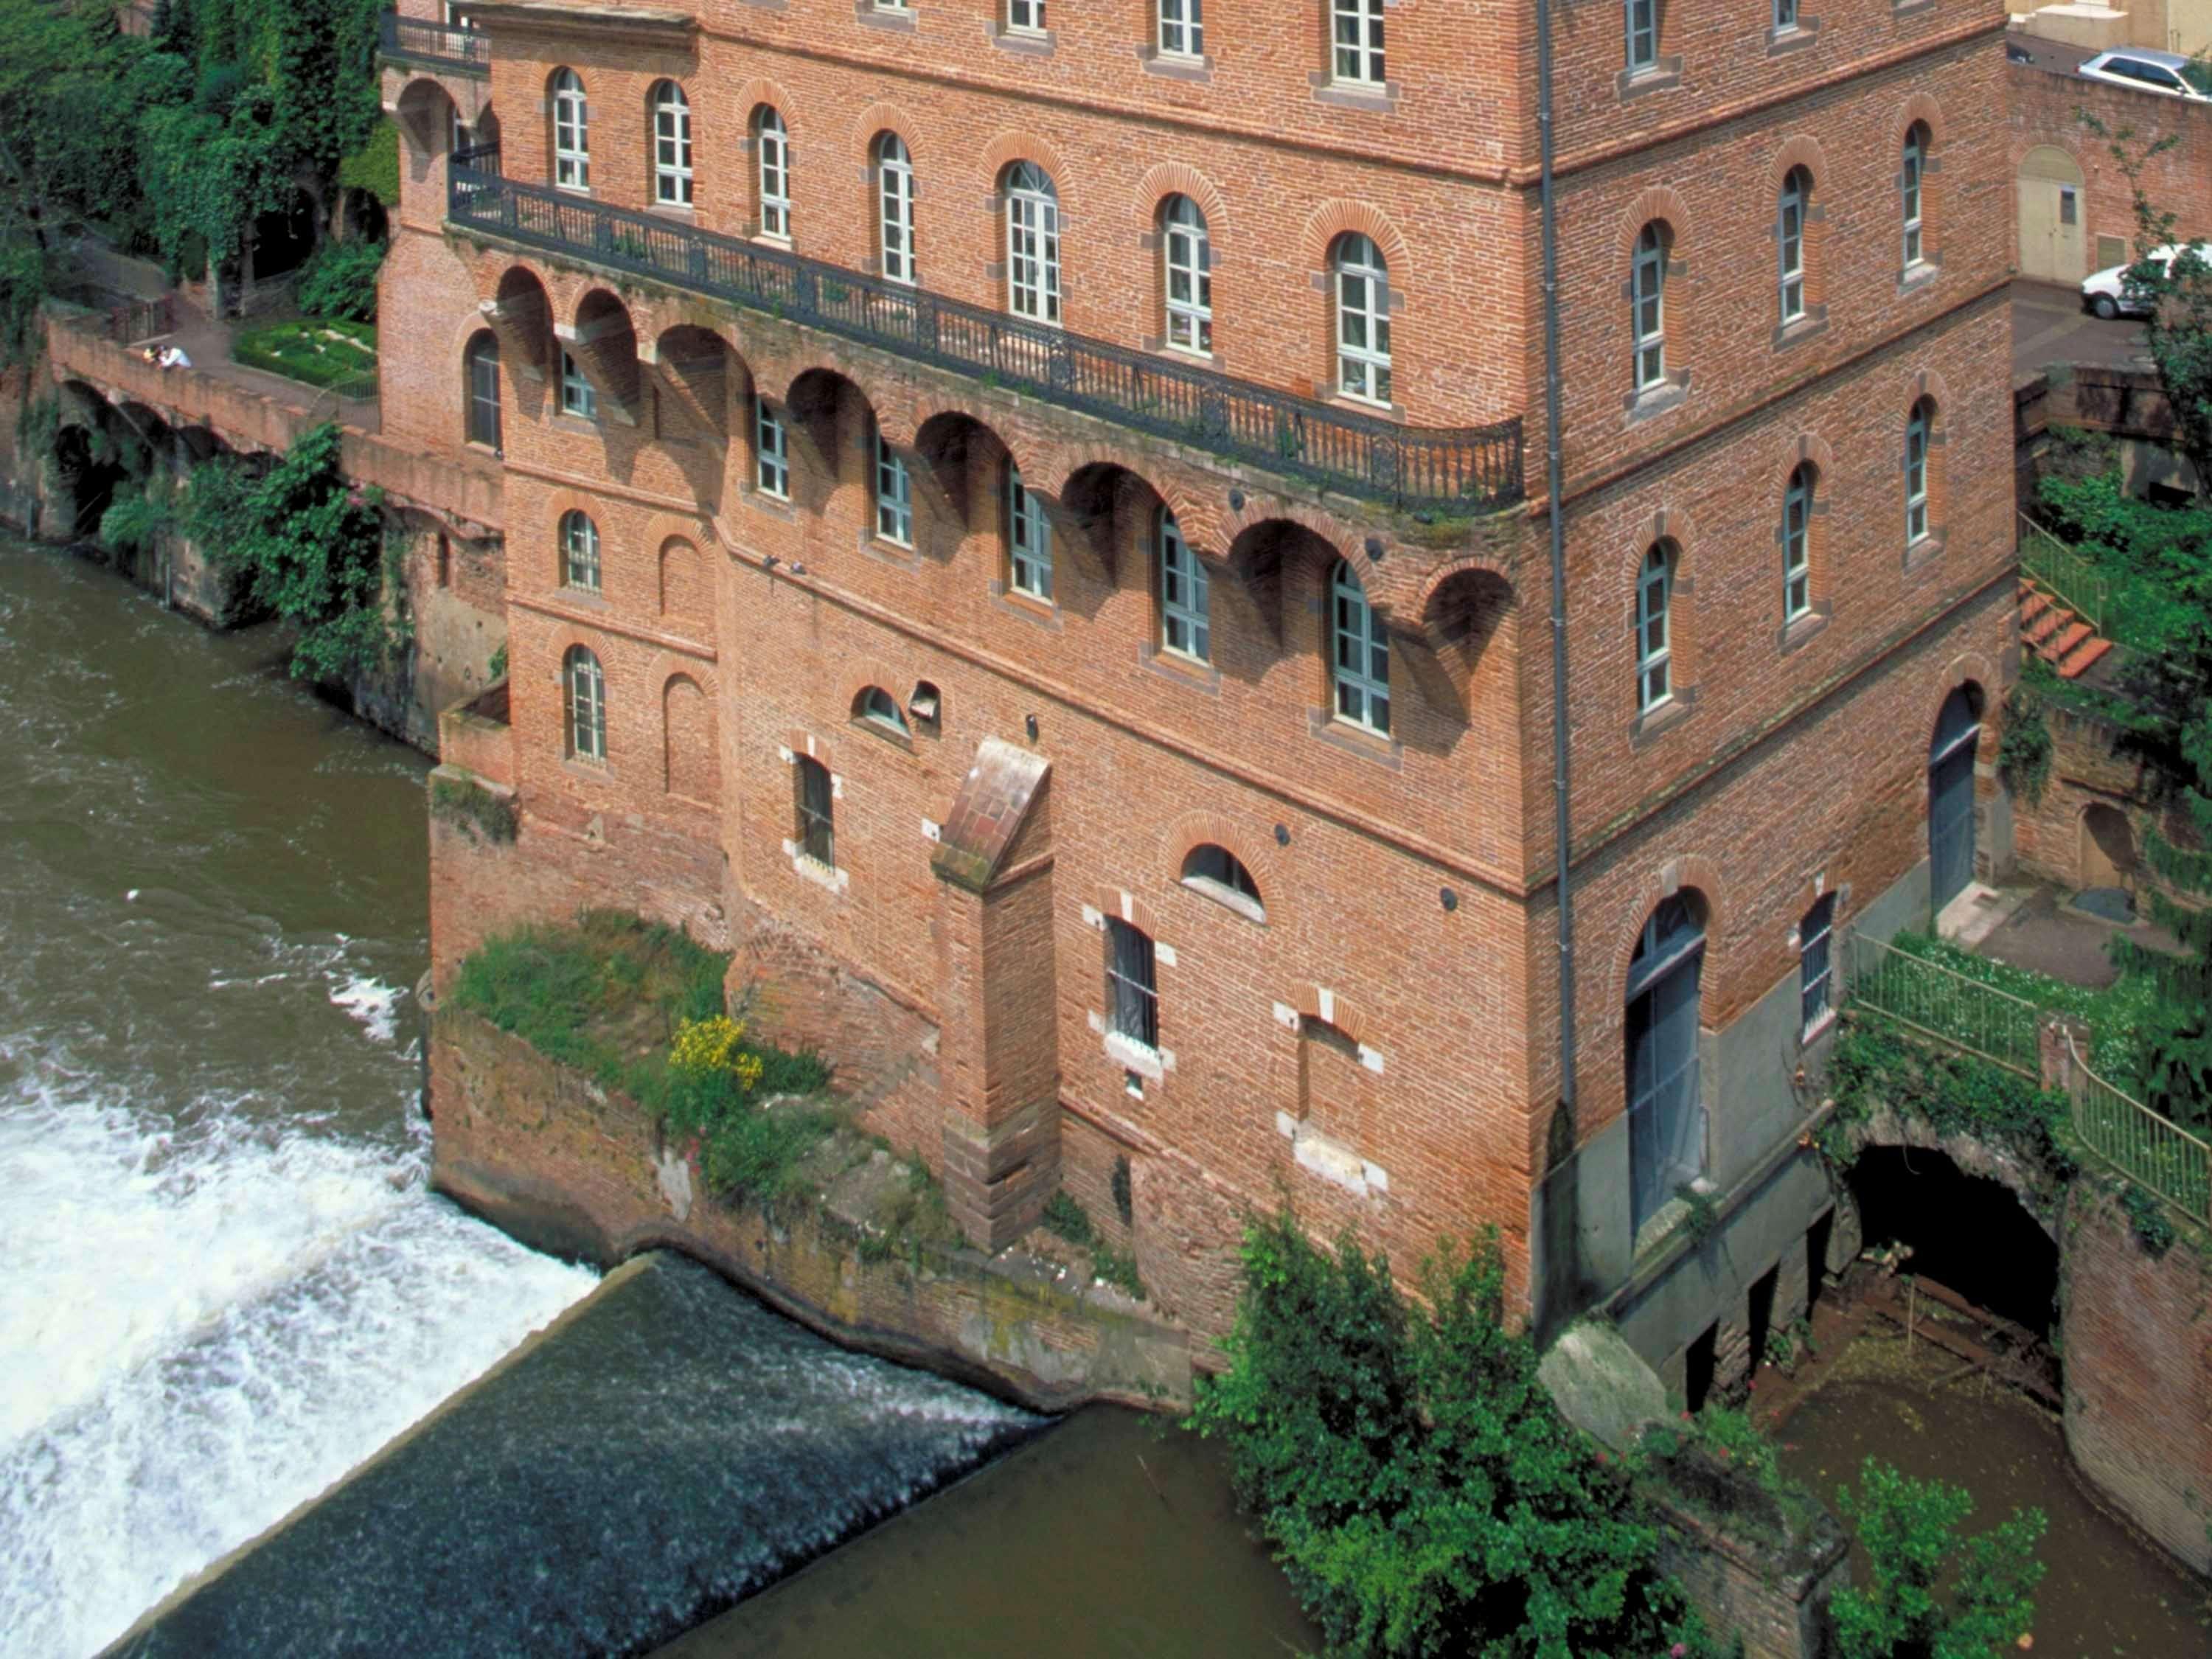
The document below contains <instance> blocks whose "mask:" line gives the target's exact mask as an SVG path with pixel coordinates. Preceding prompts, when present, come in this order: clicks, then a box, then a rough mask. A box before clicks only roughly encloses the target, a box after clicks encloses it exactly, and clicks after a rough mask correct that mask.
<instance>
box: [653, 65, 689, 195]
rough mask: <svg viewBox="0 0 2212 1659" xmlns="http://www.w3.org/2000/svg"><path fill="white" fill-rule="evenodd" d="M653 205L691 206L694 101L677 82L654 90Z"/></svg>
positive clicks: (668, 82)
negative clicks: (692, 113) (692, 111)
mask: <svg viewBox="0 0 2212 1659" xmlns="http://www.w3.org/2000/svg"><path fill="white" fill-rule="evenodd" d="M690 205H691V100H690V99H689V98H686V97H685V96H684V88H682V87H680V86H678V84H677V83H676V82H673V81H663V82H660V83H659V86H657V87H656V88H654V89H653V206H655V207H672V208H688V207H690Z"/></svg>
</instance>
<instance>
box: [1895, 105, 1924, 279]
mask: <svg viewBox="0 0 2212 1659" xmlns="http://www.w3.org/2000/svg"><path fill="white" fill-rule="evenodd" d="M1927 173H1928V147H1927V145H1926V144H1925V143H1923V141H1922V139H1921V136H1920V128H1919V126H1918V125H1914V127H1913V129H1912V130H1911V131H1910V132H1908V133H1906V134H1905V167H1904V171H1903V172H1902V173H1900V174H1899V179H1898V196H1899V207H1900V208H1901V209H1902V210H1903V213H1904V218H1905V269H1906V270H1911V269H1912V268H1913V267H1914V266H1915V265H1917V264H1924V263H1925V258H1924V248H1925V241H1926V237H1925V232H1926V228H1927V225H1926V221H1925V220H1924V219H1923V217H1922V195H1923V191H1925V189H1926V187H1927Z"/></svg>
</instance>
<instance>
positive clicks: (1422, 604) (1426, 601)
mask: <svg viewBox="0 0 2212 1659" xmlns="http://www.w3.org/2000/svg"><path fill="white" fill-rule="evenodd" d="M1474 574H1482V575H1490V576H1495V577H1497V578H1498V580H1500V581H1502V582H1504V584H1505V586H1506V588H1507V589H1508V591H1513V592H1517V590H1516V589H1515V587H1514V581H1513V573H1512V571H1511V570H1510V568H1507V564H1506V562H1505V561H1504V559H1502V558H1500V557H1499V556H1498V555H1497V553H1496V552H1494V551H1492V550H1489V549H1487V548H1486V549H1484V550H1482V551H1480V552H1476V553H1462V555H1460V556H1459V557H1457V558H1455V559H1449V560H1447V561H1446V562H1444V563H1443V564H1441V565H1439V566H1437V568H1436V569H1434V570H1433V571H1431V572H1430V574H1429V575H1428V576H1427V578H1426V579H1425V580H1423V582H1422V583H1421V586H1420V591H1419V594H1418V596H1417V601H1416V607H1415V608H1416V611H1417V612H1418V614H1419V615H1420V616H1422V617H1426V616H1427V615H1428V614H1429V611H1430V608H1431V606H1432V605H1435V603H1436V601H1437V597H1438V596H1439V595H1441V594H1442V593H1443V591H1444V589H1445V587H1447V586H1449V585H1450V584H1451V583H1452V582H1455V581H1456V580H1459V579H1460V578H1461V577H1462V576H1468V575H1474Z"/></svg>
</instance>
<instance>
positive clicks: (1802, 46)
mask: <svg viewBox="0 0 2212 1659" xmlns="http://www.w3.org/2000/svg"><path fill="white" fill-rule="evenodd" d="M1819 40H1820V19H1819V18H1817V17H1801V18H1799V19H1798V20H1797V21H1796V23H1795V24H1794V25H1792V26H1791V27H1789V28H1786V29H1777V28H1770V29H1768V30H1767V31H1766V55H1767V56H1768V57H1769V58H1786V57H1788V56H1789V55H1790V53H1791V52H1804V51H1806V50H1808V48H1810V47H1811V46H1814V44H1815V43H1817V42H1818V41H1819Z"/></svg>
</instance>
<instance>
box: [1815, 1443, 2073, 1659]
mask: <svg viewBox="0 0 2212 1659" xmlns="http://www.w3.org/2000/svg"><path fill="white" fill-rule="evenodd" d="M1836 1501H1837V1504H1838V1506H1839V1507H1840V1508H1841V1509H1842V1510H1843V1512H1844V1518H1845V1519H1846V1520H1847V1521H1849V1522H1850V1523H1851V1525H1852V1526H1853V1527H1854V1528H1856V1529H1857V1533H1858V1541H1859V1544H1860V1546H1861V1547H1863V1549H1864V1550H1865V1551H1866V1553H1867V1557H1868V1560H1869V1582H1868V1583H1867V1586H1866V1588H1865V1589H1858V1588H1857V1587H1856V1586H1854V1587H1852V1588H1850V1589H1843V1590H1838V1592H1837V1593H1836V1598H1835V1601H1834V1604H1833V1606H1834V1613H1835V1620H1836V1636H1837V1641H1838V1650H1839V1651H1840V1653H1841V1655H1842V1659H1990V1656H1994V1655H1996V1654H2000V1653H2002V1652H2003V1651H2005V1650H2007V1649H2009V1648H2011V1647H2013V1646H2014V1645H2015V1643H2016V1642H2017V1641H2018V1640H2019V1638H2021V1637H2022V1636H2025V1635H2027V1633H2028V1631H2029V1626H2032V1625H2033V1623H2034V1622H2035V1603H2034V1601H2033V1600H2032V1599H2031V1598H2032V1597H2033V1595H2034V1593H2035V1587H2036V1586H2037V1585H2038V1584H2039V1583H2042V1582H2043V1564H2042V1563H2041V1562H2040V1561H2038V1560H2037V1559H2035V1542H2036V1540H2038V1539H2039V1538H2040V1537H2042V1536H2043V1528H2044V1520H2043V1512H2042V1510H2014V1511H2013V1514H2012V1518H2011V1519H2010V1520H2009V1521H2007V1522H2004V1523H2003V1524H2002V1526H1998V1527H1995V1528H1991V1529H1990V1531H1988V1532H1985V1533H1982V1534H1979V1535H1978V1536H1976V1537H1972V1538H1965V1539H1962V1538H1960V1535H1959V1528H1960V1525H1961V1524H1962V1523H1963V1522H1965V1521H1966V1519H1967V1518H1968V1517H1969V1516H1972V1514H1973V1512H1974V1500H1973V1498H1972V1495H1971V1494H1969V1493H1968V1492H1966V1490H1965V1488H1963V1487H1960V1486H1945V1485H1944V1484H1943V1483H1942V1482H1941V1481H1936V1480H1914V1479H1912V1478H1911V1476H1910V1475H1905V1474H1899V1473H1898V1471H1897V1470H1895V1469H1893V1468H1890V1467H1889V1465H1887V1464H1886V1463H1883V1462H1881V1461H1879V1460H1878V1459H1875V1458H1872V1457H1869V1459H1867V1461H1866V1466H1865V1467H1864V1468H1863V1469H1862V1470H1861V1471H1860V1472H1859V1490H1858V1491H1857V1492H1856V1493H1854V1492H1852V1491H1851V1490H1850V1488H1849V1487H1848V1486H1845V1487H1842V1488H1840V1489H1838V1492H1837V1494H1836Z"/></svg>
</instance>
